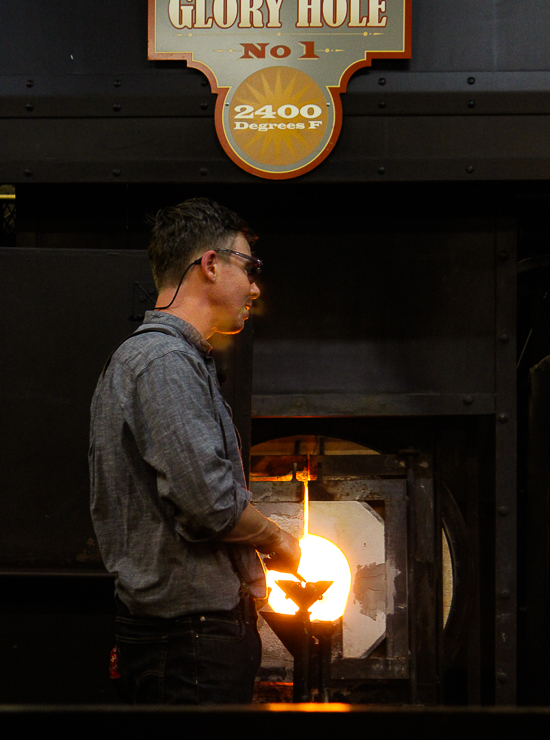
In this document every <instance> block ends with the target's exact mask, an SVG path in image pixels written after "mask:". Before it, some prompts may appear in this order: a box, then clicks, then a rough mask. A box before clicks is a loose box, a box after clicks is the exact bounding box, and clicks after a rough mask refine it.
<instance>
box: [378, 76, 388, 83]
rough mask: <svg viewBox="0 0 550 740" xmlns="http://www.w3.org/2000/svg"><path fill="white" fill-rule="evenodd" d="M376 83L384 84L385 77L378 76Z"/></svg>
mask: <svg viewBox="0 0 550 740" xmlns="http://www.w3.org/2000/svg"><path fill="white" fill-rule="evenodd" d="M378 84H379V85H385V84H386V78H385V77H380V79H379V80H378Z"/></svg>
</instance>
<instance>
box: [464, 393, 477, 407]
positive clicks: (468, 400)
mask: <svg viewBox="0 0 550 740" xmlns="http://www.w3.org/2000/svg"><path fill="white" fill-rule="evenodd" d="M462 400H463V401H464V404H465V405H466V406H471V405H472V404H473V402H474V397H473V396H471V395H470V394H468V395H467V396H463V397H462Z"/></svg>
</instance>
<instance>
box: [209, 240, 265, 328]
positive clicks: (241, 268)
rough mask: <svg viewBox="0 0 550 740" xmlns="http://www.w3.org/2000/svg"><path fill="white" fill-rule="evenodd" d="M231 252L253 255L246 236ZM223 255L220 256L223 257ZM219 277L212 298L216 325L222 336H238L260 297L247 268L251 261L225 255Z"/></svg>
mask: <svg viewBox="0 0 550 740" xmlns="http://www.w3.org/2000/svg"><path fill="white" fill-rule="evenodd" d="M227 248H228V249H231V250H233V251H234V252H241V254H248V255H249V254H250V246H249V244H248V242H247V241H246V239H245V238H244V236H243V235H242V234H239V235H238V236H237V237H236V239H235V240H234V241H233V243H232V244H228V245H227ZM221 256H222V255H220V257H221ZM218 265H219V273H218V274H219V277H218V280H217V283H216V288H215V291H214V295H213V298H214V300H215V303H216V308H217V311H216V326H215V328H214V331H217V332H219V333H220V334H236V333H237V332H239V331H241V330H242V329H243V327H244V322H245V321H246V319H247V318H248V312H249V309H250V307H251V306H252V301H254V300H255V299H256V298H258V296H259V295H260V289H259V288H258V286H257V285H256V283H250V280H249V278H248V272H247V269H248V268H249V267H250V263H249V262H248V260H245V259H243V258H242V257H238V256H237V255H234V254H228V253H223V258H222V259H219V261H218Z"/></svg>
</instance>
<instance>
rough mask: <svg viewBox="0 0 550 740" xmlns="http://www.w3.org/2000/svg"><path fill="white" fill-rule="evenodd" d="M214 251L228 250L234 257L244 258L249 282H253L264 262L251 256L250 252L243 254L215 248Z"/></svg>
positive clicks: (225, 250)
mask: <svg viewBox="0 0 550 740" xmlns="http://www.w3.org/2000/svg"><path fill="white" fill-rule="evenodd" d="M216 252H228V253H229V254H234V255H235V256H236V257H240V258H241V259H243V260H246V261H247V262H248V263H249V264H248V265H247V267H246V274H247V275H248V281H249V283H251V284H252V283H255V282H256V280H257V279H258V277H259V276H260V273H261V271H262V267H263V264H264V263H263V262H262V260H259V259H258V258H257V257H252V256H251V255H250V254H243V253H242V252H235V251H234V250H233V249H216Z"/></svg>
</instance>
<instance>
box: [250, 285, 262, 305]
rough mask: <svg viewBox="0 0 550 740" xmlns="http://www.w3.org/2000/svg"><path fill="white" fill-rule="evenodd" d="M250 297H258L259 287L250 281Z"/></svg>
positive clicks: (254, 298)
mask: <svg viewBox="0 0 550 740" xmlns="http://www.w3.org/2000/svg"><path fill="white" fill-rule="evenodd" d="M250 297H251V298H252V300H253V301H255V300H256V298H259V297H260V289H259V288H258V286H257V285H256V283H252V284H251V286H250Z"/></svg>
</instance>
